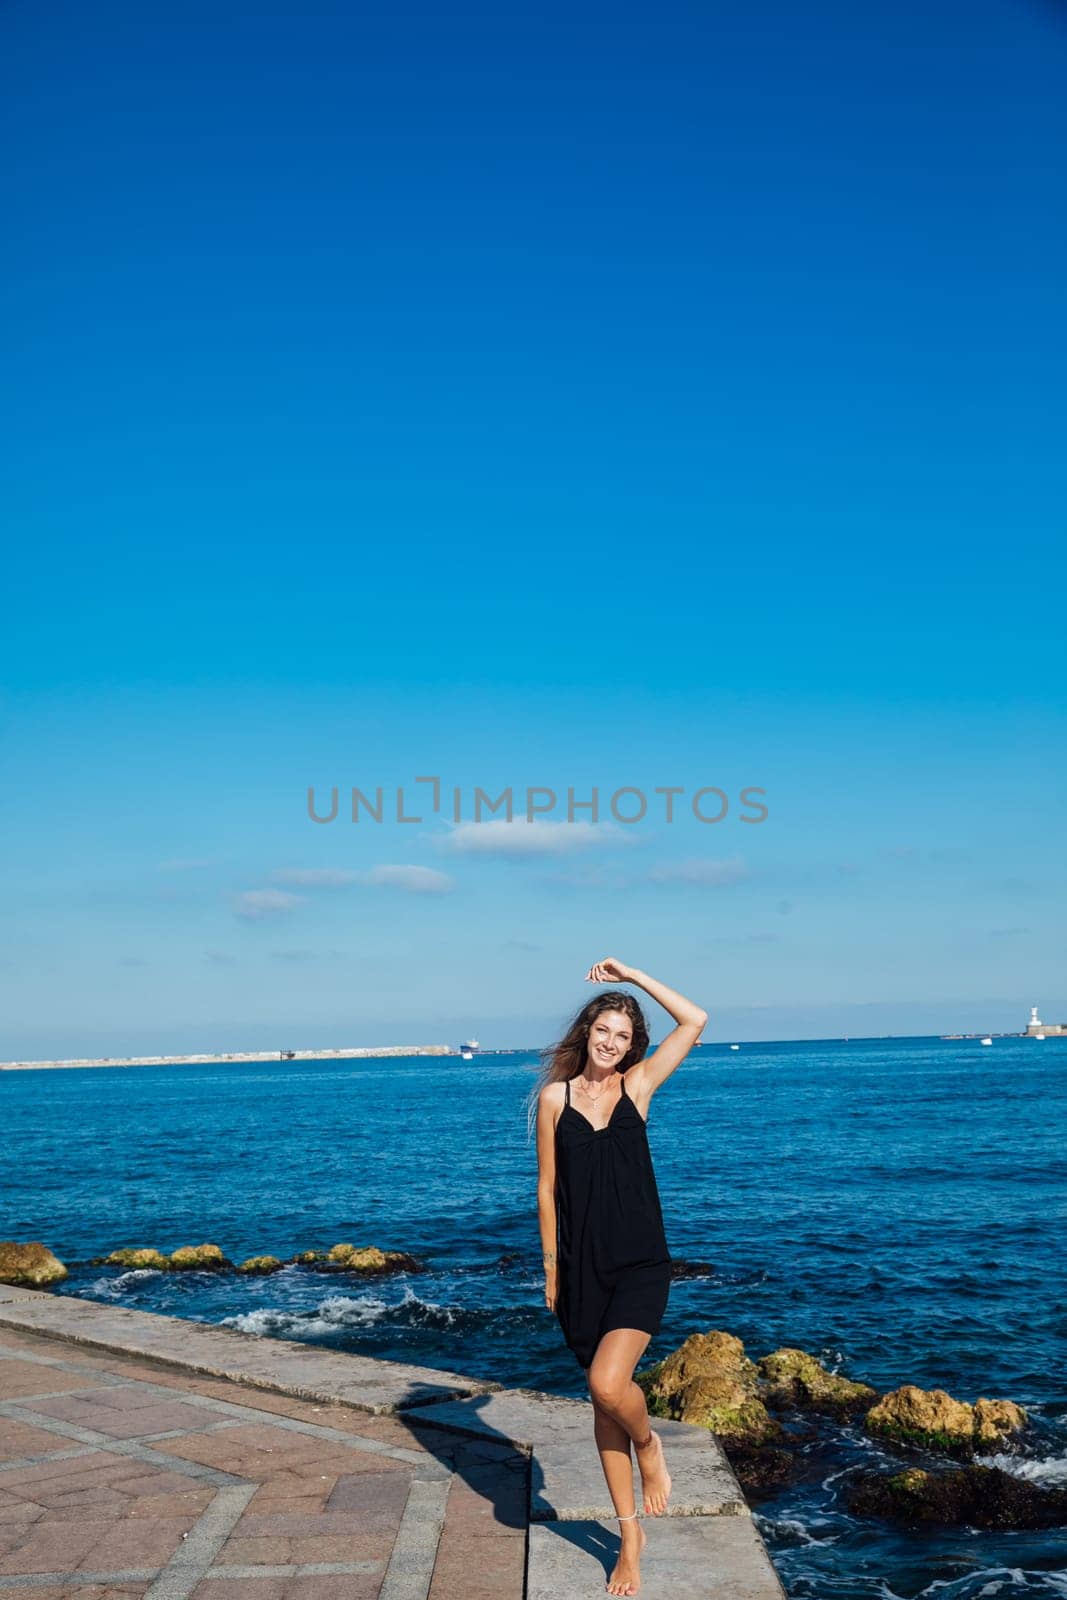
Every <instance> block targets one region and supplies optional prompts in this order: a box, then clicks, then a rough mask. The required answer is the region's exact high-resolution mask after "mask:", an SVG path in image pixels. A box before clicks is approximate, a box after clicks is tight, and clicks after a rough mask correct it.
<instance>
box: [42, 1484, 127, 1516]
mask: <svg viewBox="0 0 1067 1600" xmlns="http://www.w3.org/2000/svg"><path fill="white" fill-rule="evenodd" d="M37 1504H39V1505H40V1507H41V1509H42V1511H44V1513H45V1515H46V1516H48V1517H50V1518H54V1519H56V1520H59V1519H61V1518H65V1519H67V1520H69V1519H70V1518H71V1517H75V1518H83V1517H84V1516H85V1514H86V1513H85V1507H86V1506H92V1508H93V1509H92V1515H93V1516H94V1517H100V1518H104V1517H124V1516H125V1515H126V1513H127V1511H128V1510H129V1505H130V1497H129V1495H125V1494H122V1493H121V1492H120V1491H119V1490H118V1489H114V1488H112V1487H111V1486H110V1485H108V1484H106V1483H105V1484H101V1486H100V1487H99V1489H72V1490H71V1491H70V1493H69V1494H49V1496H48V1498H47V1502H46V1501H45V1499H44V1497H43V1496H42V1498H41V1500H39V1501H38V1502H37Z"/></svg>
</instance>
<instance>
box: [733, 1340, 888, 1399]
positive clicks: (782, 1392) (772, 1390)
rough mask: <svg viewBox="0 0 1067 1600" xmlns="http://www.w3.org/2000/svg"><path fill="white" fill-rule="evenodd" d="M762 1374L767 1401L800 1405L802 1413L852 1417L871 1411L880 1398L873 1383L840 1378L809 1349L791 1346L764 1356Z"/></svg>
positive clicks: (761, 1363) (760, 1366) (763, 1390)
mask: <svg viewBox="0 0 1067 1600" xmlns="http://www.w3.org/2000/svg"><path fill="white" fill-rule="evenodd" d="M759 1375H760V1377H761V1379H762V1380H763V1382H762V1388H761V1393H762V1395H763V1398H764V1399H765V1400H766V1401H768V1402H769V1404H771V1405H772V1406H773V1405H777V1406H797V1407H799V1408H800V1409H801V1410H807V1411H829V1412H831V1413H833V1414H834V1415H835V1416H848V1415H850V1414H851V1413H853V1412H856V1411H865V1410H867V1408H868V1407H870V1406H872V1405H873V1404H874V1402H875V1401H876V1400H877V1399H878V1391H877V1389H872V1388H871V1386H870V1384H867V1383H854V1382H853V1381H852V1380H851V1378H839V1377H836V1376H835V1375H834V1373H832V1372H827V1370H826V1368H825V1367H824V1366H823V1365H822V1363H821V1362H819V1361H816V1359H815V1357H814V1356H810V1355H808V1353H807V1351H806V1350H794V1349H792V1348H790V1347H789V1346H786V1347H785V1348H784V1349H782V1350H775V1351H774V1353H773V1354H772V1355H769V1356H764V1357H763V1360H762V1361H761V1362H760V1363H759Z"/></svg>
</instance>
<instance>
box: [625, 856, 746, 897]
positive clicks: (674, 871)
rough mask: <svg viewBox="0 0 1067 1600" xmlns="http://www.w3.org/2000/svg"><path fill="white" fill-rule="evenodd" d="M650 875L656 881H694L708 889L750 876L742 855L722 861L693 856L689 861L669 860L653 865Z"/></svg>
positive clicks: (738, 881)
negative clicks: (660, 864)
mask: <svg viewBox="0 0 1067 1600" xmlns="http://www.w3.org/2000/svg"><path fill="white" fill-rule="evenodd" d="M649 877H650V878H651V879H652V880H653V882H655V883H692V884H697V885H699V886H701V887H702V888H706V889H722V888H724V887H725V886H726V885H727V884H731V883H740V882H741V881H742V879H744V878H747V877H748V868H747V867H746V866H745V863H744V862H743V861H742V860H741V857H740V856H728V857H726V858H725V859H724V860H722V861H706V860H703V859H702V858H701V857H699V856H692V857H690V858H689V860H688V861H672V862H667V863H665V864H664V865H663V866H661V867H653V869H652V871H651V872H650V873H649Z"/></svg>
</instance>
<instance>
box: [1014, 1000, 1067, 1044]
mask: <svg viewBox="0 0 1067 1600" xmlns="http://www.w3.org/2000/svg"><path fill="white" fill-rule="evenodd" d="M1023 1038H1024V1039H1063V1038H1067V1022H1042V1020H1041V1018H1040V1017H1039V1016H1038V1014H1037V1007H1036V1006H1031V1007H1030V1021H1029V1022H1028V1023H1027V1024H1026V1031H1025V1032H1024V1034H1023Z"/></svg>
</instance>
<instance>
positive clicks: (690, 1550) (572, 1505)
mask: <svg viewBox="0 0 1067 1600" xmlns="http://www.w3.org/2000/svg"><path fill="white" fill-rule="evenodd" d="M656 1427H657V1429H658V1430H659V1431H661V1432H662V1433H663V1435H664V1440H665V1443H666V1445H667V1449H668V1455H669V1459H670V1462H671V1470H672V1474H673V1477H674V1485H675V1486H674V1490H673V1492H672V1500H671V1513H672V1514H671V1516H669V1517H665V1518H647V1519H646V1520H645V1524H644V1526H645V1530H646V1533H647V1534H648V1546H647V1549H646V1551H645V1556H644V1562H643V1576H644V1584H643V1587H642V1595H643V1596H644V1600H660V1597H661V1596H666V1595H668V1594H669V1595H670V1596H671V1597H672V1600H690V1597H691V1596H697V1595H700V1596H707V1597H709V1600H780V1596H781V1593H782V1591H781V1588H780V1585H779V1584H778V1581H777V1579H776V1577H775V1575H774V1571H773V1568H772V1567H771V1565H770V1562H769V1560H768V1558H767V1555H766V1552H765V1550H764V1548H763V1545H762V1542H761V1541H760V1539H759V1535H758V1533H757V1532H756V1529H755V1527H754V1525H753V1523H752V1520H751V1518H750V1516H749V1515H748V1509H747V1507H746V1505H745V1503H744V1500H743V1498H742V1497H741V1495H740V1493H739V1491H738V1488H737V1484H736V1481H735V1480H734V1478H733V1474H732V1473H731V1471H730V1469H729V1467H728V1465H727V1464H726V1462H725V1460H724V1458H723V1457H722V1454H721V1451H720V1450H719V1447H718V1445H717V1443H716V1441H715V1440H714V1439H713V1437H712V1436H711V1435H710V1434H708V1433H707V1432H706V1430H704V1429H701V1428H692V1427H688V1426H687V1425H686V1424H682V1423H667V1422H657V1423H656ZM606 1494H607V1492H606V1488H605V1485H604V1481H603V1474H602V1473H601V1470H600V1463H599V1458H598V1457H597V1454H596V1448H595V1445H594V1443H593V1439H592V1429H591V1417H590V1408H589V1406H588V1404H586V1403H583V1402H580V1401H575V1400H569V1399H566V1398H562V1397H559V1396H552V1395H546V1394H542V1393H539V1392H537V1391H532V1390H509V1389H504V1388H502V1387H501V1386H500V1385H497V1384H487V1383H484V1382H481V1381H479V1380H475V1379H471V1378H466V1377H464V1376H463V1375H461V1374H454V1373H447V1372H446V1373H442V1372H437V1371H432V1370H430V1369H426V1368H415V1367H406V1366H404V1365H403V1364H401V1363H393V1362H379V1361H371V1360H369V1359H366V1358H362V1357H357V1356H351V1355H347V1354H344V1353H339V1352H334V1351H329V1350H324V1349H321V1348H318V1347H315V1346H310V1345H299V1344H295V1343H293V1342H291V1341H288V1340H274V1339H262V1338H257V1337H256V1336H254V1335H251V1334H246V1333H242V1332H240V1331H239V1330H236V1329H231V1328H222V1327H219V1326H217V1325H213V1324H205V1323H197V1322H189V1321H185V1320H182V1319H179V1318H176V1317H162V1316H156V1315H153V1314H151V1313H148V1312H139V1311H131V1310H129V1309H128V1308H124V1307H116V1306H110V1305H103V1304H100V1303H98V1302H95V1301H90V1300H83V1299H79V1298H77V1297H74V1296H68V1295H55V1294H48V1293H39V1292H35V1291H32V1290H31V1291H25V1290H16V1289H12V1288H8V1287H6V1286H4V1285H0V1600H5V1597H6V1596H8V1595H12V1596H14V1595H25V1596H27V1597H32V1600H112V1597H118V1596H129V1597H145V1600H187V1597H195V1600H342V1597H343V1600H482V1597H483V1596H485V1597H488V1596H490V1595H492V1596H493V1597H495V1600H497V1597H498V1600H549V1597H551V1600H571V1597H572V1596H579V1595H581V1596H591V1597H592V1596H596V1595H599V1594H603V1592H604V1581H605V1578H606V1576H607V1573H608V1572H609V1571H610V1569H611V1566H612V1565H613V1564H614V1561H615V1556H616V1553H617V1550H618V1525H617V1523H616V1522H615V1521H614V1519H613V1512H612V1507H611V1505H610V1502H608V1501H607V1498H606Z"/></svg>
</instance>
